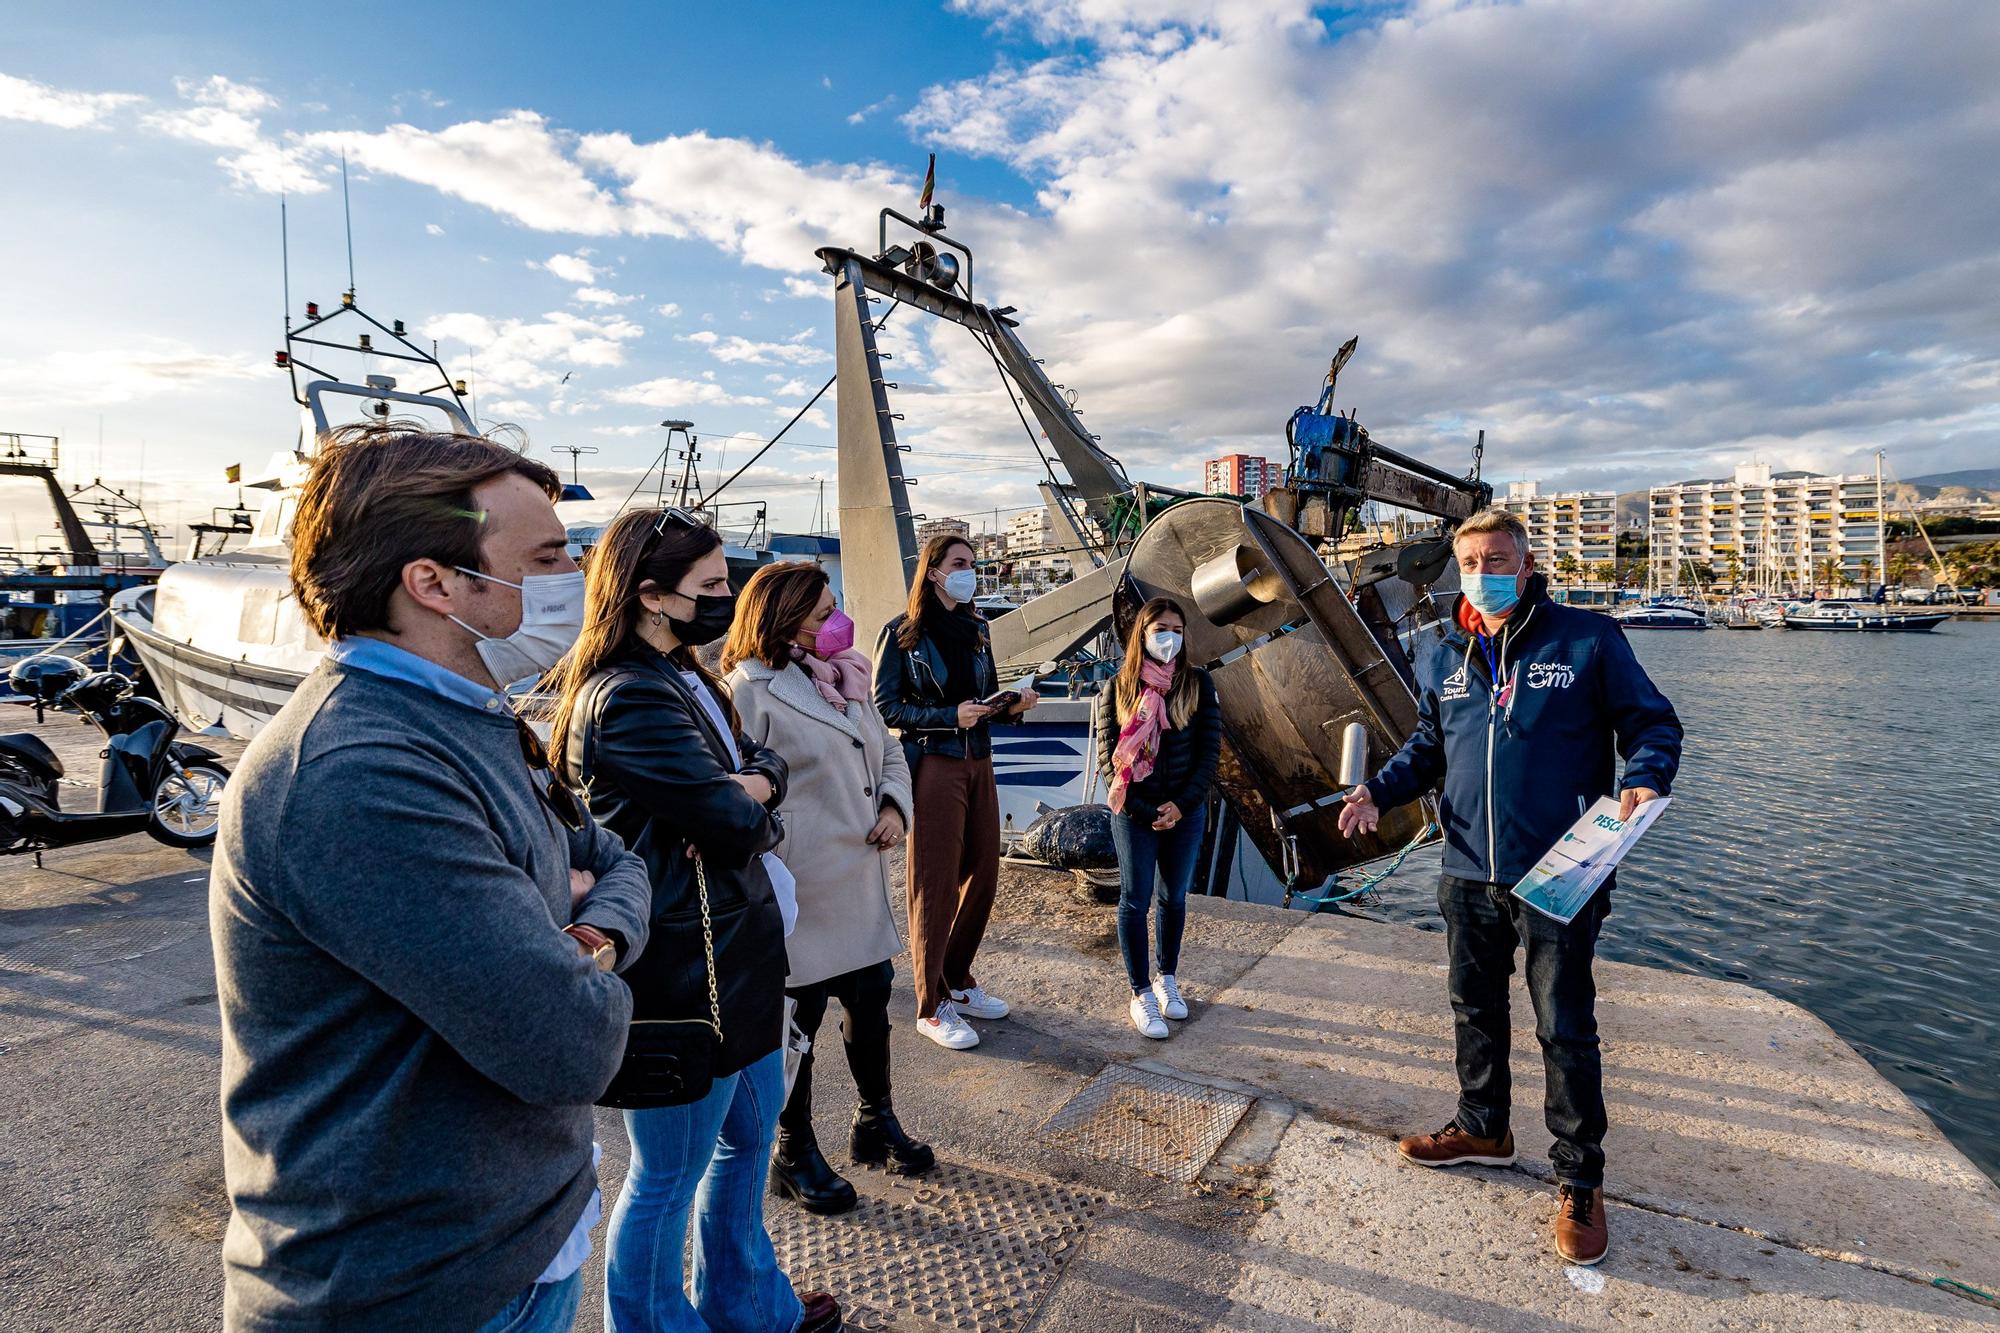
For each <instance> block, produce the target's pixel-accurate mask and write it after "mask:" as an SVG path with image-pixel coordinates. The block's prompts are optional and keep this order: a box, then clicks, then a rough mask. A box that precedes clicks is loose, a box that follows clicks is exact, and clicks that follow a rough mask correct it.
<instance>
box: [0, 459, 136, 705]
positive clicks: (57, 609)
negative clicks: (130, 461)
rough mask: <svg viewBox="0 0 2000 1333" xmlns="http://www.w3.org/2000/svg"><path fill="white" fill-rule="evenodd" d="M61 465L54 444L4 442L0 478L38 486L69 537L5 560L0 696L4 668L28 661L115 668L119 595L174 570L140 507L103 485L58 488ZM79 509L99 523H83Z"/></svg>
mask: <svg viewBox="0 0 2000 1333" xmlns="http://www.w3.org/2000/svg"><path fill="white" fill-rule="evenodd" d="M61 462H62V441H61V440H60V439H59V438H58V437H56V436H53V435H31V434H24V433H20V432H12V431H7V432H0V477H18V478H22V479H24V480H27V481H30V482H33V483H36V484H38V485H39V486H40V487H41V488H42V489H43V490H44V491H45V492H46V494H47V496H48V500H49V507H50V509H51V511H52V512H53V514H54V517H55V522H56V527H57V529H58V530H59V531H60V533H61V535H60V537H48V538H44V539H39V540H36V541H33V542H31V543H23V542H21V541H19V540H17V541H16V542H15V544H14V547H13V548H12V549H6V550H0V696H4V695H6V694H8V693H10V692H11V691H10V689H9V687H8V686H7V684H6V683H5V681H6V677H5V668H6V666H7V665H10V664H11V663H13V662H15V661H18V660H20V659H22V658H25V657H32V656H37V655H39V654H43V653H57V654H60V655H62V656H66V657H73V658H76V659H77V660H79V661H84V660H88V659H96V662H97V664H98V665H101V666H111V665H116V664H117V662H116V655H115V653H114V652H113V649H112V645H111V638H112V635H111V629H110V619H109V616H108V614H107V613H108V610H109V607H110V603H111V601H112V600H113V599H114V598H115V597H116V596H117V595H118V594H119V592H120V591H121V590H124V589H132V588H140V587H144V586H146V585H149V584H151V583H152V582H153V580H155V579H157V578H159V576H160V573H161V570H162V569H163V568H164V567H165V565H166V563H167V561H166V558H165V556H164V555H163V553H162V552H161V550H160V545H159V542H158V540H157V538H156V536H155V534H154V531H153V526H152V524H151V523H150V522H149V521H147V519H146V515H145V511H144V510H142V509H141V508H140V507H139V505H138V502H137V501H136V500H133V499H132V498H131V497H129V496H127V495H126V494H125V493H124V492H122V491H117V490H114V489H112V488H111V487H108V486H105V485H104V484H103V483H101V482H95V481H93V482H92V483H91V484H90V485H88V486H79V487H76V488H75V489H74V490H73V491H65V490H64V489H63V487H62V484H61V483H60V482H59V481H58V480H57V470H58V468H59V467H60V466H61ZM79 507H81V508H82V509H83V510H84V511H86V512H90V513H94V514H95V515H96V517H95V519H94V520H92V519H85V518H83V517H82V516H81V515H80V514H79V513H78V509H79ZM107 655H108V656H107ZM125 665H127V666H130V665H131V664H130V663H125Z"/></svg>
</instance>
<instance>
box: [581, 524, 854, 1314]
mask: <svg viewBox="0 0 2000 1333" xmlns="http://www.w3.org/2000/svg"><path fill="white" fill-rule="evenodd" d="M584 601H585V613H584V614H585V619H584V629H583V634H582V636H581V638H579V640H578V642H577V646H576V648H575V650H574V651H573V652H572V654H571V655H570V657H569V658H567V659H565V661H564V664H563V666H562V668H560V678H559V685H560V690H561V700H560V703H559V705H558V707H557V711H556V715H555V725H554V735H553V738H552V745H551V754H552V757H553V759H554V761H555V764H556V766H557V768H558V770H559V771H560V772H561V773H562V774H563V775H564V778H565V780H566V781H567V782H568V783H569V784H570V785H571V786H573V787H575V788H576V789H577V790H578V791H580V792H582V793H583V795H584V798H585V800H586V801H588V803H589V805H590V809H591V812H592V813H593V814H594V815H595V816H596V817H597V819H598V821H599V822H600V823H601V824H603V825H604V826H605V827H607V828H609V829H612V830H613V831H615V832H616V833H617V834H618V836H619V837H621V838H622V839H624V841H625V845H626V846H627V847H630V848H631V849H632V850H633V851H634V852H636V853H637V854H638V855H639V857H640V858H641V859H642V860H643V861H645V863H646V868H647V870H648V871H649V872H650V874H651V876H652V883H653V913H652V930H653V937H652V943H651V944H650V945H649V947H648V948H647V950H646V952H645V954H644V955H643V956H642V957H641V958H640V960H639V961H638V962H637V963H635V964H634V965H633V966H632V967H631V968H630V969H629V970H627V971H626V972H625V973H624V977H625V980H626V982H627V983H628V984H629V985H630V986H631V987H632V999H633V1005H632V1012H633V1028H632V1032H631V1035H630V1038H629V1041H628V1044H627V1049H626V1060H625V1065H624V1067H623V1068H621V1069H620V1071H619V1074H618V1077H617V1078H616V1079H615V1080H613V1082H612V1086H611V1089H610V1091H609V1092H608V1093H607V1094H606V1101H607V1103H608V1104H613V1105H617V1106H620V1107H623V1108H625V1130H626V1134H627V1135H628V1136H629V1138H630V1139H631V1144H632V1165H631V1169H630V1171H629V1172H628V1174H627V1175H626V1177H625V1187H624V1189H623V1190H622V1191H621V1192H620V1194H619V1197H618V1204H617V1207H616V1208H614V1209H613V1210H612V1215H611V1227H610V1232H609V1235H608V1237H607V1244H606V1248H607V1252H608V1255H607V1261H606V1263H607V1267H606V1276H605V1298H604V1304H605V1326H606V1327H607V1328H608V1329H614V1330H615V1329H655V1328H670V1329H678V1328H691V1327H707V1328H711V1329H743V1330H758V1331H760V1333H761V1331H763V1330H769V1333H791V1330H793V1329H800V1330H813V1329H822V1328H831V1327H835V1326H837V1324H838V1322H839V1309H838V1307H837V1306H835V1305H834V1303H833V1301H832V1298H830V1297H828V1296H826V1295H825V1294H824V1293H819V1292H815V1293H810V1294H808V1295H806V1297H805V1298H804V1300H803V1301H801V1299H800V1297H799V1296H798V1295H795V1294H794V1293H793V1291H792V1286H791V1283H790V1281H788V1280H787V1279H786V1277H785V1275H784V1273H783V1272H782V1271H780V1270H779V1268H778V1263H777V1256H776V1254H775V1253H774V1252H773V1250H772V1248H771V1241H770V1237H769V1235H768V1234H767V1233H766V1232H765V1229H764V1213H763V1191H764V1175H765V1163H766V1162H767V1161H768V1160H769V1157H770V1152H771V1143H772V1138H773V1136H774V1135H775V1133H776V1129H777V1118H778V1112H779V1109H780V1108H781V1107H782V1106H783V1104H784V1100H785V1095H784V1054H783V1051H782V1050H781V1049H780V1046H781V1041H782V1034H783V1029H784V1007H783V1006H784V984H785V931H786V917H787V916H788V913H787V912H786V911H785V910H784V908H782V907H781V897H782V896H783V895H784V894H785V893H786V892H787V890H788V889H789V886H790V876H789V874H788V873H787V872H786V871H785V869H784V867H783V865H782V863H780V862H778V861H777V859H776V858H775V857H771V856H767V855H766V853H768V852H770V850H771V849H772V848H774V847H776V846H777V845H778V841H779V839H780V837H781V836H782V827H781V825H780V824H779V822H778V816H777V815H776V813H775V811H776V809H777V807H778V804H779V803H780V801H782V800H783V798H784V788H785V776H786V772H785V764H784V761H783V760H782V759H780V758H779V757H778V756H777V755H775V754H773V753H771V752H770V751H769V750H763V749H758V748H756V747H754V746H751V745H750V744H749V743H748V742H747V741H745V740H744V739H743V737H742V736H741V735H740V734H739V732H738V729H737V727H736V725H735V720H734V714H733V713H732V711H731V710H730V706H729V702H728V700H729V696H728V695H727V694H726V693H724V692H723V691H722V689H721V688H720V686H719V682H718V681H717V680H716V679H715V677H714V676H713V675H712V674H711V673H710V672H709V671H708V670H707V669H706V668H705V667H704V666H702V664H701V663H700V662H699V660H698V659H697V658H696V657H695V655H694V653H693V651H692V650H693V649H694V648H695V647H698V646H700V645H702V644H705V643H708V642H711V641H712V640H714V639H716V638H718V637H720V636H721V635H722V634H723V633H724V632H725V631H726V630H727V629H728V628H729V623H730V618H731V614H732V611H733V609H734V603H735V599H734V597H733V595H732V594H731V593H730V589H729V568H728V565H727V564H726V563H725V561H724V558H723V552H722V541H721V538H719V537H718V536H717V535H716V534H715V532H714V530H713V529H710V528H708V527H705V526H703V525H702V524H701V523H699V522H698V521H697V520H695V519H694V518H692V517H691V516H689V515H687V514H685V513H683V512H682V511H680V510H677V509H668V510H655V511H650V512H648V511H639V512H633V513H628V514H625V515H624V516H622V517H621V518H619V519H618V520H617V521H616V522H614V523H613V524H612V525H611V526H610V527H609V528H608V529H606V530H605V533H604V536H603V538H602V540H601V541H600V542H599V544H598V546H597V548H596V550H595V551H594V552H593V553H592V554H591V558H590V565H589V571H588V578H587V583H586V587H585V593H584ZM704 887H705V890H706V898H707V905H706V912H704V910H703V903H702V898H703V896H704V894H703V890H704ZM704 917H705V918H706V921H704ZM711 937H712V941H713V954H714V962H713V972H712V973H711V971H710V963H709V958H708V955H709V947H708V941H709V939H710V938H711ZM711 976H712V979H713V991H711V989H710V982H711ZM658 1020H694V1022H692V1023H689V1022H686V1021H681V1022H677V1023H662V1022H659V1021H658ZM716 1027H719V1029H720V1032H719V1034H717V1035H719V1037H720V1040H719V1041H717V1040H715V1038H714V1037H712V1036H710V1035H709V1033H710V1032H711V1031H712V1029H713V1028H716ZM663 1041H664V1042H665V1043H666V1044H665V1045H664V1046H663V1045H661V1044H660V1043H661V1042H663ZM697 1064H701V1065H705V1066H706V1067H705V1068H697V1067H695V1065H697ZM663 1065H664V1066H665V1067H667V1068H669V1069H671V1070H672V1071H674V1073H673V1074H672V1075H662V1074H661V1073H659V1072H658V1071H659V1070H660V1069H661V1068H662V1066H663ZM710 1079H712V1082H707V1083H706V1086H704V1081H705V1080H710ZM697 1191H699V1192H700V1196H701V1201H702V1206H701V1209H700V1211H699V1213H698V1214H697V1216H696V1217H695V1242H694V1276H693V1289H694V1301H693V1303H692V1305H690V1303H689V1300H688V1297H687V1295H686V1293H685V1292H684V1291H683V1289H682V1280H683V1279H682V1271H681V1252H682V1248H683V1244H684V1240H685V1237H686V1234H687V1225H688V1213H689V1209H690V1206H691V1205H692V1204H693V1202H694V1200H695V1197H696V1193H697Z"/></svg>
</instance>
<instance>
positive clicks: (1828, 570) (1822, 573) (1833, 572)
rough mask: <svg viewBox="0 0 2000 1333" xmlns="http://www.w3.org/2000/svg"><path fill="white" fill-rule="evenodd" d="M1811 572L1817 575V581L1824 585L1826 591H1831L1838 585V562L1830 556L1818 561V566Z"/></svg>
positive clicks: (1839, 580)
mask: <svg viewBox="0 0 2000 1333" xmlns="http://www.w3.org/2000/svg"><path fill="white" fill-rule="evenodd" d="M1813 572H1814V573H1816V574H1818V575H1819V581H1820V582H1821V583H1822V584H1823V585H1825V587H1826V590H1827V591H1828V592H1832V591H1833V590H1834V589H1835V588H1836V587H1838V586H1839V585H1840V582H1841V579H1840V562H1839V561H1838V560H1836V559H1834V558H1833V557H1832V556H1828V557H1827V558H1826V559H1824V560H1822V561H1820V562H1819V567H1818V568H1817V569H1816V570H1814V571H1813Z"/></svg>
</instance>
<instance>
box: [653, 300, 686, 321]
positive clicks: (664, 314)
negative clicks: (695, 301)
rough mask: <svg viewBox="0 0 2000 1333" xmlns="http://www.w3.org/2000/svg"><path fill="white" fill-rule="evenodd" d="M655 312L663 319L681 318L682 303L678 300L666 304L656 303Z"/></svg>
mask: <svg viewBox="0 0 2000 1333" xmlns="http://www.w3.org/2000/svg"><path fill="white" fill-rule="evenodd" d="M653 313H654V314H656V315H658V316H659V317H660V318H662V319H679V318H680V317H681V307H680V303H679V302H678V301H669V302H667V303H666V304H665V305H656V306H654V307H653Z"/></svg>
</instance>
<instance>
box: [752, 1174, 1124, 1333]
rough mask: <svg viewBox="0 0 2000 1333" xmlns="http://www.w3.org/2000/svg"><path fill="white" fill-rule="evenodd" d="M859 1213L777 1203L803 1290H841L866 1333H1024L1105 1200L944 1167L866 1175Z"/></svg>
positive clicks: (789, 1267) (851, 1320)
mask: <svg viewBox="0 0 2000 1333" xmlns="http://www.w3.org/2000/svg"><path fill="white" fill-rule="evenodd" d="M884 1180H886V1181H888V1182H889V1183H888V1185H887V1187H886V1188H885V1189H884V1190H883V1192H882V1193H881V1194H880V1195H879V1196H871V1195H867V1194H864V1195H863V1197H862V1200H861V1203H860V1205H859V1206H857V1207H856V1208H855V1209H854V1210H853V1211H852V1212H848V1213H843V1214H840V1215H839V1216H837V1217H814V1216H812V1215H811V1214H809V1213H807V1212H805V1211H804V1210H803V1209H801V1208H798V1207H796V1206H781V1205H773V1206H772V1207H771V1208H770V1209H769V1210H768V1213H767V1216H766V1219H765V1220H766V1224H767V1226H768V1228H769V1230H770V1233H771V1243H772V1244H773V1245H774V1246H775V1247H776V1248H777V1251H778V1263H779V1266H780V1267H782V1268H783V1269H784V1270H785V1272H786V1274H787V1275H789V1276H790V1277H791V1279H792V1283H793V1285H794V1286H796V1287H797V1288H798V1289H799V1290H800V1291H809V1290H813V1289H815V1288H818V1289H821V1290H825V1291H830V1292H832V1293H833V1294H834V1295H835V1296H836V1297H837V1298H838V1299H839V1300H840V1303H841V1306H842V1314H843V1318H844V1321H845V1323H846V1325H847V1326H848V1327H849V1328H856V1329H889V1328H897V1329H965V1330H971V1331H972V1333H1012V1331H1013V1330H1015V1329H1020V1328H1024V1327H1026V1326H1027V1324H1028V1321H1029V1320H1030V1319H1032V1318H1033V1317H1034V1314H1035V1311H1036V1310H1037V1309H1038V1308H1039V1307H1040V1305H1041V1303H1042V1301H1043V1299H1044V1298H1046V1297H1047V1295H1048V1293H1049V1291H1050V1290H1051V1289H1052V1288H1053V1287H1054V1286H1055V1283H1056V1279H1057V1278H1058V1277H1059V1276H1061V1273H1062V1267H1063V1264H1064V1263H1065V1262H1066V1261H1067V1260H1068V1258H1069V1256H1070V1254H1071V1252H1072V1251H1073V1250H1074V1249H1075V1248H1076V1245H1077V1242H1078V1241H1080V1240H1081V1239H1082V1238H1083V1234H1084V1232H1085V1230H1086V1229H1088V1227H1089V1226H1090V1224H1091V1222H1093V1221H1094V1220H1096V1218H1097V1217H1099V1216H1100V1215H1101V1214H1102V1213H1103V1212H1104V1210H1105V1207H1106V1204H1107V1201H1106V1199H1105V1197H1104V1196H1103V1195H1101V1194H1093V1193H1089V1192H1087V1191H1084V1190H1075V1189H1069V1188H1067V1187H1065V1186H1062V1185H1056V1184H1049V1183H1044V1182H1040V1181H1033V1180H1022V1179H1019V1178H1017V1177H1014V1176H1003V1175H999V1174H996V1173H994V1172H990V1171H981V1170H977V1169H975V1168H973V1167H967V1166H961V1165H958V1164H956V1163H951V1162H940V1163H939V1164H938V1166H937V1169H936V1170H935V1171H933V1172H931V1174H930V1175H928V1176H926V1177H924V1178H923V1179H921V1180H907V1181H906V1180H901V1179H898V1178H894V1177H883V1176H879V1175H877V1174H875V1173H873V1172H868V1173H856V1176H855V1180H854V1183H855V1184H856V1185H857V1186H859V1187H861V1188H863V1189H870V1188H875V1187H877V1186H876V1182H878V1181H884Z"/></svg>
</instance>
